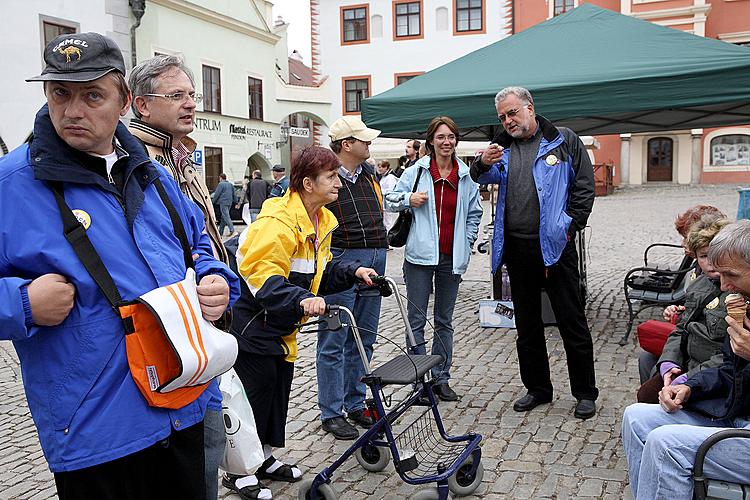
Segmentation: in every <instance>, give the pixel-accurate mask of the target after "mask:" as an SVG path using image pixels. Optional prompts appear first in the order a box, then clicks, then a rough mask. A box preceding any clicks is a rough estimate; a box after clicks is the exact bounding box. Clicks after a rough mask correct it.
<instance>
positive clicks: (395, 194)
mask: <svg viewBox="0 0 750 500" xmlns="http://www.w3.org/2000/svg"><path fill="white" fill-rule="evenodd" d="M418 168H419V167H413V168H407V169H406V170H404V173H403V174H401V178H399V180H398V183H397V184H396V186H395V187H394V188H393V190H391V191H389V192H387V193H385V194H384V195H383V205H384V206H385V210H386V211H387V212H401V211H403V210H406V209H407V208H409V197H410V196H411V189H412V186H413V185H414V176H415V175H416V170H417V169H418Z"/></svg>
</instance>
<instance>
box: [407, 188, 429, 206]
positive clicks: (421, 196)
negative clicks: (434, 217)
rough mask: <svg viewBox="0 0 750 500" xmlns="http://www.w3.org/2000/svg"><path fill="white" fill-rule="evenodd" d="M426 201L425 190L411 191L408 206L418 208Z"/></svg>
mask: <svg viewBox="0 0 750 500" xmlns="http://www.w3.org/2000/svg"><path fill="white" fill-rule="evenodd" d="M426 202H427V193H426V192H416V193H412V194H411V195H410V196H409V206H410V207H414V208H418V207H421V206H422V205H424V204H425V203H426Z"/></svg>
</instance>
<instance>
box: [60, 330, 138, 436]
mask: <svg viewBox="0 0 750 500" xmlns="http://www.w3.org/2000/svg"><path fill="white" fill-rule="evenodd" d="M48 335H49V337H48V338H49V339H50V345H49V346H48V349H49V351H51V350H53V349H54V350H55V351H56V352H55V354H54V355H52V356H49V358H48V359H53V361H52V362H51V363H49V364H48V365H47V366H46V369H47V370H49V371H50V372H51V379H52V380H53V386H52V387H50V388H49V393H48V401H49V403H48V404H49V411H50V415H51V416H52V423H53V426H54V429H55V430H64V429H67V428H68V427H70V423H71V422H72V420H73V417H74V416H75V414H76V412H77V411H78V409H79V408H80V406H81V404H82V403H83V401H84V400H85V399H86V397H87V396H88V395H89V393H90V392H91V390H92V389H93V387H94V386H95V385H96V383H97V381H99V379H100V377H101V376H102V373H103V372H104V370H105V368H107V366H108V365H109V364H110V360H111V358H112V355H113V353H115V350H117V348H118V346H119V345H120V343H121V342H122V341H123V340H124V338H125V337H124V332H123V328H122V323H121V320H120V319H119V318H111V319H107V320H102V321H96V322H90V323H86V324H78V325H72V326H60V327H55V328H52V329H50V331H49V333H48ZM55 339H60V341H56V340H55ZM49 351H48V354H49ZM122 355H123V356H125V350H124V348H123V349H122ZM115 364H116V363H114V364H113V365H115ZM110 368H111V369H115V368H114V366H111V367H110Z"/></svg>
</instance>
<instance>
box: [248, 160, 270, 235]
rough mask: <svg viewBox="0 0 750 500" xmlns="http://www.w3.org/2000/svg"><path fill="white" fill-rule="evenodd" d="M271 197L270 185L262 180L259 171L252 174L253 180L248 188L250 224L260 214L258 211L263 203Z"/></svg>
mask: <svg viewBox="0 0 750 500" xmlns="http://www.w3.org/2000/svg"><path fill="white" fill-rule="evenodd" d="M270 196H271V185H270V184H269V183H268V182H266V181H265V180H263V176H262V175H261V173H260V170H255V171H254V172H253V180H252V181H250V185H249V186H248V197H247V201H248V206H249V211H250V222H255V219H256V218H257V217H258V214H259V213H260V209H261V208H262V207H263V202H264V201H266V200H267V199H268V198H269V197H270Z"/></svg>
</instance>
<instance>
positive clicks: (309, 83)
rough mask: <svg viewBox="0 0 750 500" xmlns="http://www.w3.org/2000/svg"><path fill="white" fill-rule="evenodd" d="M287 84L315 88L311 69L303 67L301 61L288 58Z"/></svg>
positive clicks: (315, 83)
mask: <svg viewBox="0 0 750 500" xmlns="http://www.w3.org/2000/svg"><path fill="white" fill-rule="evenodd" d="M289 84H290V85H299V86H301V87H317V86H318V84H317V82H316V81H315V76H313V71H312V68H309V67H307V66H305V65H304V64H303V63H302V61H299V60H297V59H295V58H293V57H290V58H289Z"/></svg>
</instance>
